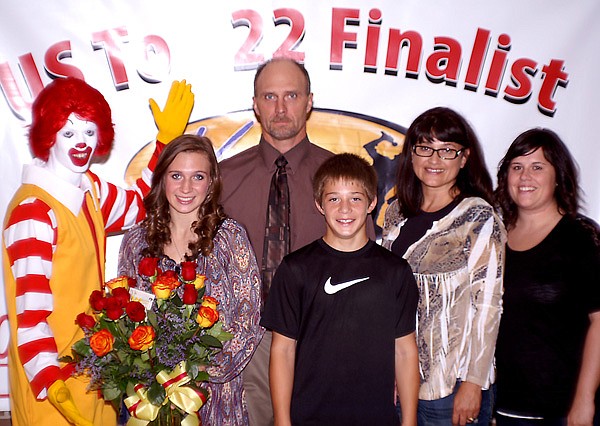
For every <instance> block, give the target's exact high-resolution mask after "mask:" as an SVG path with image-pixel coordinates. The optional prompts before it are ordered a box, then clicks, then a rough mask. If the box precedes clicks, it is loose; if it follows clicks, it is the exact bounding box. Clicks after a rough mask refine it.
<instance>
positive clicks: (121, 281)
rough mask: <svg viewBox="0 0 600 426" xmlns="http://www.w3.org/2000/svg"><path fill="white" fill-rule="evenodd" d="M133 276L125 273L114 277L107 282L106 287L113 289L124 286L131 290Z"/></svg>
mask: <svg viewBox="0 0 600 426" xmlns="http://www.w3.org/2000/svg"><path fill="white" fill-rule="evenodd" d="M130 279H131V278H129V277H126V276H124V275H122V276H120V277H117V278H113V279H112V280H110V281H107V282H106V287H108V288H110V289H111V291H112V290H114V289H115V288H119V287H123V288H124V289H126V290H129V280H130Z"/></svg>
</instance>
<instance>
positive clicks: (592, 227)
mask: <svg viewBox="0 0 600 426" xmlns="http://www.w3.org/2000/svg"><path fill="white" fill-rule="evenodd" d="M496 199H497V202H498V204H499V206H500V208H501V209H502V215H503V219H504V223H505V225H506V229H507V230H508V243H507V248H506V270H505V275H504V287H505V293H504V313H503V315H502V321H501V322H500V331H499V334H498V345H497V347H496V360H497V367H498V388H497V391H498V404H497V413H498V415H497V416H496V421H497V424H498V425H499V426H500V425H503V426H526V425H528V426H535V425H540V426H542V425H543V426H551V425H567V424H569V425H592V423H593V424H594V425H599V424H600V415H599V414H598V411H599V407H598V401H599V399H600V393H598V386H599V384H600V229H599V227H598V225H597V224H596V223H595V222H593V221H592V220H591V219H589V218H587V217H585V216H583V215H581V214H580V213H579V205H580V191H579V183H578V173H577V166H576V164H575V161H574V160H573V157H572V156H571V154H570V153H569V150H568V149H567V147H566V146H565V144H564V143H563V142H562V140H561V139H560V138H559V136H558V135H557V134H556V133H554V132H552V131H551V130H548V129H530V130H527V131H525V132H523V133H521V134H520V135H519V136H517V138H516V139H515V140H514V142H513V143H512V144H511V146H510V147H509V148H508V151H507V152H506V155H505V156H504V158H503V159H502V161H501V162H500V167H499V169H498V188H497V189H496ZM594 398H596V403H595V404H596V406H595V409H596V414H597V415H596V419H595V422H593V420H592V419H593V418H594V405H595V404H594Z"/></svg>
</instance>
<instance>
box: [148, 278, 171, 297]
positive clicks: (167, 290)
mask: <svg viewBox="0 0 600 426" xmlns="http://www.w3.org/2000/svg"><path fill="white" fill-rule="evenodd" d="M172 291H173V290H172V289H171V286H170V285H169V284H168V283H163V282H160V281H156V282H155V283H154V284H152V293H154V295H155V296H156V297H158V298H159V299H168V298H169V297H170V296H171V292H172Z"/></svg>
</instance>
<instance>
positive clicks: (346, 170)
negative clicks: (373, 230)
mask: <svg viewBox="0 0 600 426" xmlns="http://www.w3.org/2000/svg"><path fill="white" fill-rule="evenodd" d="M338 180H342V181H347V182H350V181H352V182H357V183H359V184H361V185H362V186H363V187H364V189H365V192H366V193H367V198H368V199H369V203H371V202H372V201H373V200H374V199H375V197H376V196H377V173H376V172H375V169H374V168H373V166H371V165H370V164H369V163H368V162H367V160H365V159H364V158H362V157H360V156H358V155H356V154H351V153H343V154H337V155H334V156H333V157H330V158H328V159H327V160H325V162H323V164H321V166H320V167H319V169H318V170H317V172H316V173H315V177H314V179H313V196H314V197H315V200H316V201H317V203H319V204H321V201H322V197H323V190H324V187H325V184H326V183H327V182H328V181H338Z"/></svg>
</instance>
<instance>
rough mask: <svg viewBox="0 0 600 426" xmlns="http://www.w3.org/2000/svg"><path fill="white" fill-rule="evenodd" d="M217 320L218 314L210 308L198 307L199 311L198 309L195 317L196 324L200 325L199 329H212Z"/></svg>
mask: <svg viewBox="0 0 600 426" xmlns="http://www.w3.org/2000/svg"><path fill="white" fill-rule="evenodd" d="M218 320H219V313H218V312H217V311H215V310H214V309H213V308H210V307H208V306H200V309H198V316H197V317H196V322H197V323H198V324H199V325H200V327H202V328H209V327H212V325H213V324H214V323H216V322H217V321H218Z"/></svg>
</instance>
